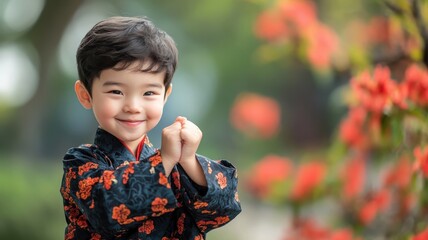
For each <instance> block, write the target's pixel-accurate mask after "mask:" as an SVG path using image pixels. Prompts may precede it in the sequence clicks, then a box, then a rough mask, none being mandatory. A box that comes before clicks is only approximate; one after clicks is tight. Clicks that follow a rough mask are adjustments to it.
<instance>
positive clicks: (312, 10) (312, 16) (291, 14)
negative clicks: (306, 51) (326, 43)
mask: <svg viewBox="0 0 428 240" xmlns="http://www.w3.org/2000/svg"><path fill="white" fill-rule="evenodd" d="M279 10H280V12H281V14H282V17H283V18H284V19H285V20H286V21H289V22H290V23H291V24H293V25H294V26H295V29H296V30H302V29H305V28H308V27H310V26H311V25H313V24H315V23H317V22H318V20H317V12H316V7H315V4H314V2H313V1H307V0H291V1H282V2H280V5H279Z"/></svg>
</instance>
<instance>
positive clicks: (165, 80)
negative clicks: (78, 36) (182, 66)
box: [61, 17, 241, 240]
mask: <svg viewBox="0 0 428 240" xmlns="http://www.w3.org/2000/svg"><path fill="white" fill-rule="evenodd" d="M176 64H177V49H176V46H175V43H174V41H173V40H172V39H171V37H170V36H168V35H167V34H166V33H165V32H163V31H161V30H159V29H157V28H156V27H155V26H154V25H153V24H152V23H151V22H150V21H149V20H147V19H146V18H130V17H112V18H109V19H106V20H104V21H101V22H99V23H98V24H96V25H95V26H94V27H93V28H92V29H91V30H90V31H89V32H88V33H87V34H86V36H85V37H84V38H83V40H82V42H81V44H80V46H79V48H78V51H77V66H78V72H79V78H80V80H78V81H77V82H76V84H75V91H76V95H77V98H78V100H79V102H80V103H81V104H82V106H83V107H84V108H86V109H92V111H93V113H94V115H95V118H96V120H97V122H98V124H99V128H98V129H97V132H96V136H95V141H94V144H86V145H81V146H79V147H76V148H71V149H69V150H68V152H67V153H66V155H65V157H64V160H63V164H64V176H63V180H62V185H61V195H62V197H63V201H64V211H65V217H66V221H67V227H66V230H65V239H79V240H83V239H156V240H158V239H159V240H160V239H192V240H193V239H195V240H196V239H205V236H206V233H207V232H208V231H210V230H211V229H214V228H217V227H220V226H222V225H224V224H226V223H227V222H229V221H231V220H232V219H233V218H234V217H235V216H237V215H238V214H239V212H240V211H241V206H240V203H239V200H238V193H237V173H236V169H235V168H234V167H233V166H232V165H231V164H230V163H228V162H227V161H224V160H220V161H212V160H209V159H208V158H206V157H203V156H201V155H197V154H196V150H197V149H198V146H199V143H200V141H201V138H202V132H201V131H200V130H199V128H198V127H197V126H196V125H195V124H193V123H192V122H191V121H189V120H187V119H186V118H184V117H177V119H176V121H175V122H174V123H173V124H172V125H170V126H168V127H166V128H165V129H163V131H162V143H161V149H160V150H158V149H155V148H154V147H153V146H152V145H151V144H150V142H149V140H148V138H147V133H148V132H149V131H150V130H151V129H153V128H154V127H155V126H156V125H157V124H158V122H159V120H160V118H161V116H162V111H163V106H164V104H165V102H166V101H167V99H168V96H169V95H170V94H171V90H172V85H171V80H172V77H173V74H174V71H175V68H176Z"/></svg>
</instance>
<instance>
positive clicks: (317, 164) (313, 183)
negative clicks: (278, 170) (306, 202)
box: [290, 161, 327, 201]
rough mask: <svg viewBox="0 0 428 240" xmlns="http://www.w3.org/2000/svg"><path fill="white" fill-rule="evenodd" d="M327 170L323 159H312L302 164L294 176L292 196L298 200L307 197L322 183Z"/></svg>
mask: <svg viewBox="0 0 428 240" xmlns="http://www.w3.org/2000/svg"><path fill="white" fill-rule="evenodd" d="M326 172H327V167H326V165H325V164H324V163H323V162H321V161H312V162H307V163H303V164H302V165H300V166H299V168H298V169H297V173H296V175H295V177H294V184H293V186H292V188H291V193H290V198H291V199H292V200H297V201H298V200H302V199H303V198H305V197H307V196H308V195H309V194H311V193H312V192H313V190H315V188H316V187H317V186H319V185H320V184H321V182H322V181H323V180H324V177H325V175H326Z"/></svg>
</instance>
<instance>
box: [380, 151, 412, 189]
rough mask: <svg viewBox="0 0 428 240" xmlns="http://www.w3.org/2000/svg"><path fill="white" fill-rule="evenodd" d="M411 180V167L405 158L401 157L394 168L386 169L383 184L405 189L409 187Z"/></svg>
mask: <svg viewBox="0 0 428 240" xmlns="http://www.w3.org/2000/svg"><path fill="white" fill-rule="evenodd" d="M411 178H412V165H411V164H410V161H409V160H408V159H407V158H406V157H402V158H401V159H400V160H399V161H398V162H397V163H395V165H394V166H392V167H391V168H390V169H388V171H387V173H386V176H385V179H384V184H385V185H386V186H396V187H398V188H399V189H405V188H407V187H408V186H409V184H410V181H411Z"/></svg>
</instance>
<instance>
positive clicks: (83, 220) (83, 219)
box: [77, 215, 88, 229]
mask: <svg viewBox="0 0 428 240" xmlns="http://www.w3.org/2000/svg"><path fill="white" fill-rule="evenodd" d="M77 225H78V226H79V227H80V228H83V229H86V228H87V227H88V222H87V221H86V217H85V216H84V215H81V216H80V217H79V218H78V219H77Z"/></svg>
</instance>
